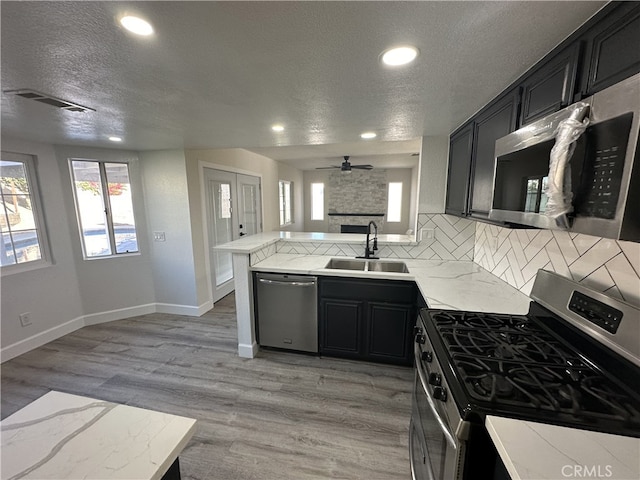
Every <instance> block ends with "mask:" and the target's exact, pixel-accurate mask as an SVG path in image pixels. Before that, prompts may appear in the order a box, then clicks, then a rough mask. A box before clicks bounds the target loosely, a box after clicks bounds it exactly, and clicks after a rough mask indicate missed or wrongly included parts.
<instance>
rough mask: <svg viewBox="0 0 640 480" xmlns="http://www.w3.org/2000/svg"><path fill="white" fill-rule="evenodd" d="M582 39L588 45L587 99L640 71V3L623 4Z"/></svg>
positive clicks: (583, 92) (583, 90)
mask: <svg viewBox="0 0 640 480" xmlns="http://www.w3.org/2000/svg"><path fill="white" fill-rule="evenodd" d="M581 39H582V40H583V41H584V42H585V43H586V52H585V60H586V61H585V67H586V70H587V71H586V72H585V74H584V75H583V78H582V88H581V92H580V96H581V97H583V98H584V97H587V96H589V95H593V94H594V93H596V92H599V91H600V90H603V89H605V88H607V87H610V86H611V85H613V84H615V83H617V82H619V81H621V80H624V79H625V78H628V77H630V76H632V75H635V74H636V73H638V72H640V3H639V2H622V3H621V4H620V5H618V6H617V7H616V8H615V9H613V10H612V11H611V12H610V14H609V15H607V16H605V17H604V18H603V19H602V20H601V21H599V22H598V23H597V24H596V25H594V26H593V27H592V28H590V29H589V30H588V31H587V32H586V34H585V35H584V36H583V37H581Z"/></svg>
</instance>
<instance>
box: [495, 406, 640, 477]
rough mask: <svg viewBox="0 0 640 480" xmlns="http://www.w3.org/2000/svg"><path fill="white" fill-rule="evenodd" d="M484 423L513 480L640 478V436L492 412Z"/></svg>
mask: <svg viewBox="0 0 640 480" xmlns="http://www.w3.org/2000/svg"><path fill="white" fill-rule="evenodd" d="M485 425H486V427H487V430H488V431H489V435H490V436H491V438H492V440H493V443H494V444H495V446H496V449H497V450H498V453H499V454H500V457H501V458H502V460H503V462H504V464H505V467H506V468H507V471H508V472H509V475H510V476H511V478H512V479H513V480H547V479H553V480H555V479H564V478H610V479H613V480H638V479H639V478H640V439H639V438H633V437H623V436H620V435H611V434H607V433H600V432H592V431H587V430H578V429H575V428H567V427H560V426H557V425H548V424H545V423H537V422H528V421H524V420H515V419H513V418H504V417H495V416H487V418H486V421H485Z"/></svg>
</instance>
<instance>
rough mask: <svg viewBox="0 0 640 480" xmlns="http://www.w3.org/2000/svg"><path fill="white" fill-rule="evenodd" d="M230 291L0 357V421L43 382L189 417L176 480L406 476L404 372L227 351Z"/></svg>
mask: <svg viewBox="0 0 640 480" xmlns="http://www.w3.org/2000/svg"><path fill="white" fill-rule="evenodd" d="M233 305H234V299H233V295H230V296H228V297H226V298H224V299H222V300H221V301H220V302H218V303H217V304H216V305H215V308H214V309H213V310H211V311H210V312H209V313H207V314H205V315H204V316H202V317H200V318H193V317H183V316H177V315H167V314H152V315H143V316H139V317H134V318H130V319H126V320H120V321H116V322H110V323H105V324H102V325H95V326H91V327H85V328H82V329H80V330H78V331H76V332H74V333H72V334H69V335H66V336H65V337H63V338H60V339H58V340H56V341H54V342H51V343H49V344H47V345H45V346H43V347H41V348H38V349H36V350H33V351H31V352H29V353H26V354H24V355H21V356H20V357H17V358H15V359H13V360H10V361H8V362H5V363H4V364H2V366H1V379H2V384H1V387H2V390H1V396H2V411H1V415H2V418H5V417H6V416H8V415H10V414H11V413H13V412H15V411H16V410H18V409H20V408H22V407H23V406H25V405H26V404H28V403H30V402H31V401H33V400H35V399H36V398H38V397H40V396H41V395H43V394H44V393H46V392H48V391H49V390H59V391H62V392H68V393H74V394H78V395H85V396H89V397H94V398H99V399H103V400H108V401H113V402H119V403H125V404H128V405H133V406H137V407H142V408H149V409H153V410H159V411H163V412H168V413H173V414H176V415H184V416H188V417H193V418H196V419H198V429H197V432H196V434H195V435H194V437H193V438H192V440H191V441H190V442H189V444H188V446H187V447H186V449H185V450H184V451H183V453H182V455H181V456H180V463H181V469H182V476H183V479H188V480H195V479H199V480H204V479H220V480H233V479H243V480H251V479H278V480H286V479H295V480H300V479H321V478H343V479H366V480H376V479H380V480H387V479H404V480H406V479H408V478H410V469H409V456H408V446H407V442H408V440H407V435H408V426H409V417H410V410H411V388H412V381H413V371H412V370H411V369H410V368H406V367H395V366H386V365H378V364H372V363H365V362H353V361H348V360H340V359H331V358H319V357H315V356H307V355H299V354H290V353H282V352H273V351H266V352H264V351H263V352H260V354H259V357H258V358H255V359H251V360H249V359H242V358H240V357H238V356H237V354H236V346H237V345H236V321H235V309H234V306H233Z"/></svg>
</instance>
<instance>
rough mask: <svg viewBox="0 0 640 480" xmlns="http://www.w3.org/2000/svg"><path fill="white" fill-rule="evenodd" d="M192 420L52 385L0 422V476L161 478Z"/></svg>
mask: <svg viewBox="0 0 640 480" xmlns="http://www.w3.org/2000/svg"><path fill="white" fill-rule="evenodd" d="M195 423H196V421H195V420H194V419H192V418H186V417H179V416H176V415H170V414H166V413H161V412H156V411H152V410H145V409H142V408H136V407H130V406H127V405H119V404H116V403H111V402H105V401H102V400H95V399H93V398H87V397H80V396H77V395H70V394H67V393H61V392H56V391H51V392H49V393H47V394H45V395H43V396H42V397H40V398H39V399H37V400H35V401H34V402H32V403H30V404H29V405H27V406H26V407H24V408H22V409H21V410H19V411H17V412H16V413H14V414H13V415H11V416H9V417H7V418H5V419H4V420H3V421H2V422H1V428H2V430H1V431H2V452H1V455H2V467H1V468H2V469H1V472H2V475H1V477H2V478H3V479H7V480H9V479H21V478H31V479H38V480H49V479H91V480H95V479H122V480H125V479H127V480H131V479H136V480H142V479H150V480H156V479H160V478H162V476H163V475H164V473H165V472H166V471H167V469H168V468H169V467H170V466H171V464H172V463H173V462H174V461H175V459H176V458H177V457H178V455H179V454H180V452H181V451H182V449H183V448H184V447H185V446H186V444H187V442H188V441H189V439H190V438H191V437H192V436H193V433H194V432H195Z"/></svg>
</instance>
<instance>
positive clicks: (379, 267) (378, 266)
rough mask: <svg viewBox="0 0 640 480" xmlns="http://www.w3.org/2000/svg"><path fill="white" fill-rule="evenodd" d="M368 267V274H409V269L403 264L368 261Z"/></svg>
mask: <svg viewBox="0 0 640 480" xmlns="http://www.w3.org/2000/svg"><path fill="white" fill-rule="evenodd" d="M368 267H369V271H370V272H393V273H409V269H408V268H407V265H406V264H405V263H404V262H385V261H379V260H372V261H369V264H368Z"/></svg>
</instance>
